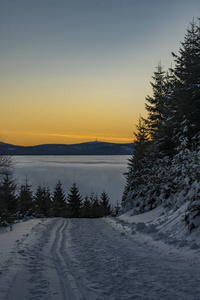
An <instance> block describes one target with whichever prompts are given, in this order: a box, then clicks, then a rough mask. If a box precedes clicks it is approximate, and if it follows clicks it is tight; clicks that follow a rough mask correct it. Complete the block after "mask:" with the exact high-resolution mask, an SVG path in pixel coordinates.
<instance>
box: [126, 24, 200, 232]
mask: <svg viewBox="0 0 200 300" xmlns="http://www.w3.org/2000/svg"><path fill="white" fill-rule="evenodd" d="M172 58H173V61H174V62H173V64H172V65H174V67H171V68H169V69H168V70H165V69H164V67H163V66H162V64H161V63H160V62H159V63H158V66H157V67H156V71H155V72H154V74H153V76H152V82H151V86H152V96H147V97H146V103H145V109H146V112H147V117H146V118H144V117H142V116H140V118H139V121H138V124H137V131H136V132H135V133H134V135H135V144H134V153H133V155H132V157H131V159H130V160H129V163H128V169H127V172H126V174H125V176H126V186H125V188H124V192H123V198H122V208H123V211H128V210H130V209H133V214H138V213H143V212H147V211H149V210H152V209H154V208H155V207H157V206H158V205H162V206H163V207H165V208H166V209H174V210H177V209H178V208H179V207H180V206H181V205H183V203H186V202H187V209H186V211H185V220H184V221H185V222H186V224H187V225H188V228H189V229H190V230H192V229H193V228H195V227H197V226H199V224H200V26H199V25H198V22H195V21H194V20H193V21H192V22H191V23H190V25H189V27H188V29H187V30H186V34H185V36H184V40H183V41H182V42H181V46H180V48H179V52H178V53H173V52H172Z"/></svg>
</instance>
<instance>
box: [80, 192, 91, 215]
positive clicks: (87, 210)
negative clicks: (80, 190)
mask: <svg viewBox="0 0 200 300" xmlns="http://www.w3.org/2000/svg"><path fill="white" fill-rule="evenodd" d="M91 214H92V212H91V202H90V200H89V198H88V196H86V197H85V199H84V201H83V206H82V208H81V216H82V217H83V218H91V216H92V215H91Z"/></svg>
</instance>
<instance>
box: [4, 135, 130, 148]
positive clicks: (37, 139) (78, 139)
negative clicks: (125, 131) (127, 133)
mask: <svg viewBox="0 0 200 300" xmlns="http://www.w3.org/2000/svg"><path fill="white" fill-rule="evenodd" d="M1 141H2V142H4V143H8V144H12V145H17V146H36V145H41V144H79V143H84V142H92V141H98V142H110V143H119V144H125V143H132V142H133V138H132V139H131V138H129V137H117V136H106V135H101V134H99V135H75V134H74V135H72V134H71V135H70V134H54V133H53V134H49V133H47V134H40V133H23V132H20V133H18V134H16V133H11V132H8V134H4V135H1Z"/></svg>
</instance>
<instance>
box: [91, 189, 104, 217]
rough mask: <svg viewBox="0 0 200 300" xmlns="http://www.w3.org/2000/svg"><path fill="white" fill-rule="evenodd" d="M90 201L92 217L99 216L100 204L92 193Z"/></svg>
mask: <svg viewBox="0 0 200 300" xmlns="http://www.w3.org/2000/svg"><path fill="white" fill-rule="evenodd" d="M90 201H91V211H92V218H99V217H101V216H102V215H101V205H100V202H99V198H98V196H97V195H96V196H94V194H93V193H92V194H91V196H90Z"/></svg>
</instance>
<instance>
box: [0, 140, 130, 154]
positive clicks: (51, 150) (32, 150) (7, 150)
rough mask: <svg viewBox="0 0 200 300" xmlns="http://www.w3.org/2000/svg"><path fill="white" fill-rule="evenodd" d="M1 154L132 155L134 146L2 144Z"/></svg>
mask: <svg viewBox="0 0 200 300" xmlns="http://www.w3.org/2000/svg"><path fill="white" fill-rule="evenodd" d="M0 153H3V154H9V155H131V154H132V153H133V144H132V143H127V144H117V143H106V142H98V141H95V142H87V143H80V144H71V145H68V144H44V145H36V146H27V147H24V146H16V145H11V144H7V143H0Z"/></svg>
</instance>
